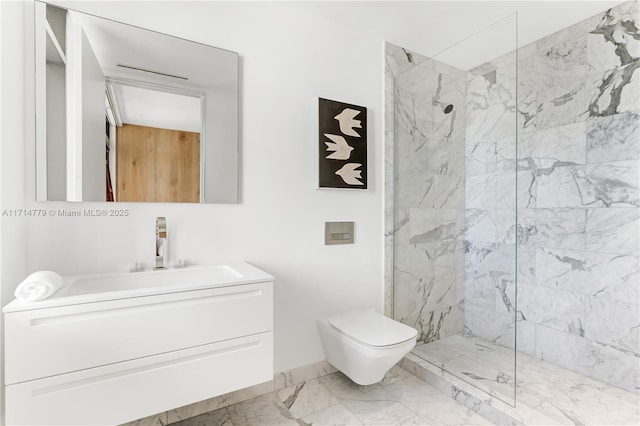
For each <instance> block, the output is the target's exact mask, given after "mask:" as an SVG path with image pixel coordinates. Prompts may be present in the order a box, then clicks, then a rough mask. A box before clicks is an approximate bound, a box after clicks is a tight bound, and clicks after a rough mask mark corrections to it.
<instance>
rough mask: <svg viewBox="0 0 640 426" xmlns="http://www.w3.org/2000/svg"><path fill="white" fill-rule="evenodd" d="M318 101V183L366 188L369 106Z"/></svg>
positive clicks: (329, 185) (340, 186)
mask: <svg viewBox="0 0 640 426" xmlns="http://www.w3.org/2000/svg"><path fill="white" fill-rule="evenodd" d="M318 101H319V105H318V112H319V126H318V137H319V143H318V149H319V157H318V159H319V167H318V175H319V184H318V186H319V187H320V188H353V189H367V108H365V107H361V106H357V105H351V104H346V103H344V102H337V101H332V100H329V99H324V98H319V99H318Z"/></svg>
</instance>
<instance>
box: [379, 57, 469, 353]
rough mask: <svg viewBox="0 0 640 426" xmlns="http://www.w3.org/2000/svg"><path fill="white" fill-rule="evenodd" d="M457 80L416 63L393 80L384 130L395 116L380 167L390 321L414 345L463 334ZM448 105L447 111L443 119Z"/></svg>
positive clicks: (449, 72) (449, 71) (460, 83)
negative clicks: (388, 200) (404, 329)
mask: <svg viewBox="0 0 640 426" xmlns="http://www.w3.org/2000/svg"><path fill="white" fill-rule="evenodd" d="M394 52H395V57H398V56H400V55H402V54H404V55H405V57H406V53H407V52H405V51H403V50H402V49H400V48H397V47H395V46H392V45H387V58H389V57H394ZM465 78H466V73H465V72H464V71H461V70H459V69H456V68H453V67H450V66H448V65H445V64H443V63H440V62H437V61H435V60H433V59H426V58H421V62H420V63H419V64H418V65H414V66H412V67H407V68H406V69H405V70H403V71H402V72H400V73H396V77H395V80H394V83H395V84H394V87H393V89H394V99H395V102H394V108H395V111H394V114H393V116H391V117H387V120H388V121H387V123H389V122H390V121H391V120H394V117H395V120H394V123H393V129H394V132H395V134H394V136H395V150H394V152H393V155H394V158H393V163H392V164H394V165H395V170H394V168H393V167H391V168H389V167H388V170H389V169H390V170H392V171H394V175H393V183H394V185H393V189H394V203H393V204H394V205H395V211H394V216H391V217H393V218H394V222H393V228H392V232H391V233H390V235H391V236H393V243H392V244H393V248H394V255H395V260H394V262H393V267H394V268H393V274H394V282H395V284H394V286H395V287H394V291H393V314H394V318H395V319H397V320H399V321H402V322H403V323H405V324H408V325H410V326H412V327H414V328H416V329H417V330H418V341H419V342H430V341H433V340H437V339H439V338H441V337H445V336H449V335H452V334H457V333H460V332H462V331H463V328H464V301H463V298H464V230H463V229H464V137H465V124H464V119H465V101H464V99H465V98H464V96H465V86H466V81H465ZM387 95H389V93H387ZM448 105H452V106H453V110H452V111H450V112H449V113H445V112H444V108H445V107H447V106H448ZM388 127H389V126H388ZM388 140H389V139H388ZM391 140H393V139H391ZM387 158H389V157H387ZM387 182H389V180H387ZM388 234H389V233H388ZM389 244H391V242H390V243H389Z"/></svg>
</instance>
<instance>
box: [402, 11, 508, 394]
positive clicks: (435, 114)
mask: <svg viewBox="0 0 640 426" xmlns="http://www.w3.org/2000/svg"><path fill="white" fill-rule="evenodd" d="M516 32H517V27H516V16H515V15H512V16H508V17H506V18H504V19H502V20H500V21H499V22H496V23H495V24H493V25H491V26H489V27H486V28H484V29H483V30H481V31H479V32H477V33H475V34H473V35H472V36H470V37H468V38H466V39H464V40H462V41H459V42H457V43H456V44H454V45H453V46H451V47H450V48H448V49H446V50H444V51H442V52H441V53H439V54H437V55H434V56H433V57H430V58H426V57H421V56H419V55H414V58H417V59H416V60H415V61H414V64H413V66H412V67H411V68H410V69H408V70H406V71H404V72H402V73H400V74H398V75H396V78H395V81H394V83H395V85H394V86H395V89H394V90H395V94H394V96H395V98H394V111H395V112H394V115H395V117H394V118H395V123H394V132H395V156H394V159H395V160H394V161H395V164H394V168H395V179H394V215H395V217H394V226H395V233H394V277H393V278H394V286H393V316H394V318H395V319H396V320H398V321H401V322H403V323H405V324H408V325H410V326H412V327H414V328H416V329H417V330H418V344H417V346H416V348H415V349H414V350H413V353H414V354H415V355H417V356H419V357H420V358H422V359H423V360H425V361H427V365H432V366H433V369H432V371H433V372H434V373H436V374H441V375H442V374H444V373H443V371H446V372H448V373H450V374H452V375H454V376H456V377H457V378H459V379H461V380H464V381H465V382H467V383H469V384H471V385H473V386H475V387H477V388H479V389H482V390H483V391H485V392H487V393H489V394H490V395H492V396H493V397H496V398H499V399H501V400H503V401H505V402H508V403H510V404H515V383H516V377H515V376H516V371H515V361H516V355H515V354H516V324H517V321H518V319H519V318H518V314H517V306H516V288H517V285H516V281H517V276H516V269H517V268H516V237H517V235H516V232H517V226H516V224H517V217H516V212H517V203H518V200H517V194H518V191H517V185H518V182H517V174H516V165H517V143H516V141H517V125H518V123H517V120H518V118H517V116H518V108H517V105H518V101H517V86H518V78H517V77H518V76H517V49H516V46H517V40H516Z"/></svg>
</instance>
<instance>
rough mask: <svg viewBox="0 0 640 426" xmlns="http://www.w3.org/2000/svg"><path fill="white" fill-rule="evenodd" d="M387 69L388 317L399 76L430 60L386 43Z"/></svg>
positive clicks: (388, 312)
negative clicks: (397, 79)
mask: <svg viewBox="0 0 640 426" xmlns="http://www.w3.org/2000/svg"><path fill="white" fill-rule="evenodd" d="M384 59H385V68H384V136H385V147H384V148H385V153H384V154H385V155H384V244H385V246H384V250H385V258H384V261H385V265H384V314H385V315H387V316H389V317H393V270H394V266H393V260H394V256H393V252H394V241H395V224H394V216H395V215H394V208H395V201H394V194H395V188H394V178H395V170H394V169H395V167H394V162H395V77H396V75H398V74H400V73H403V72H404V71H407V70H410V69H411V68H413V67H416V66H418V65H420V64H421V63H423V62H424V61H426V60H427V58H426V57H425V56H422V55H419V54H417V53H414V52H411V51H408V50H406V49H403V48H401V47H398V46H395V45H393V44H390V43H385V56H384Z"/></svg>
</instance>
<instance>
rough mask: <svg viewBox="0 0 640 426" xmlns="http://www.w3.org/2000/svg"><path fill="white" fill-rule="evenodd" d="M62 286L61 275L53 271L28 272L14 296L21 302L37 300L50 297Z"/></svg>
mask: <svg viewBox="0 0 640 426" xmlns="http://www.w3.org/2000/svg"><path fill="white" fill-rule="evenodd" d="M61 287H62V277H61V276H60V275H59V274H57V273H55V272H53V271H37V272H34V273H32V274H30V275H29V276H28V277H27V278H25V280H24V281H22V282H21V283H20V285H18V288H16V291H15V293H14V294H15V296H16V298H18V299H19V300H21V301H23V302H27V303H30V302H37V301H38V300H44V299H46V298H48V297H51V295H53V294H54V293H55V292H56V291H58V290H59V289H60V288H61Z"/></svg>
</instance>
